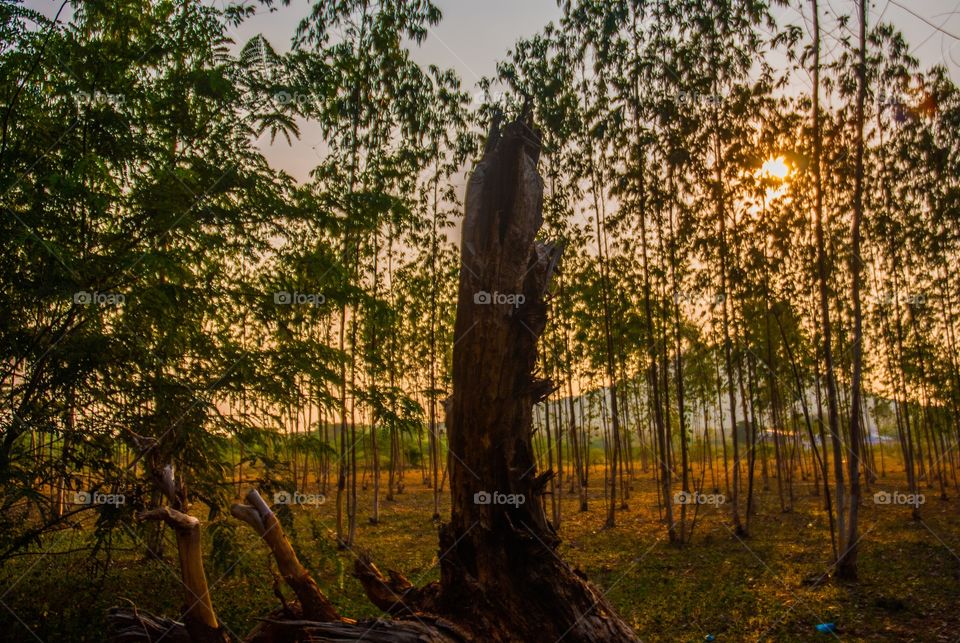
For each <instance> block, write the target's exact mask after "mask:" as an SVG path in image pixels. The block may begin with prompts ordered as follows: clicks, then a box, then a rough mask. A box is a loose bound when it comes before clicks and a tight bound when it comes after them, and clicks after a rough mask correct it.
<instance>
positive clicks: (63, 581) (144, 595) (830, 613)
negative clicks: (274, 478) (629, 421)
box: [0, 468, 960, 641]
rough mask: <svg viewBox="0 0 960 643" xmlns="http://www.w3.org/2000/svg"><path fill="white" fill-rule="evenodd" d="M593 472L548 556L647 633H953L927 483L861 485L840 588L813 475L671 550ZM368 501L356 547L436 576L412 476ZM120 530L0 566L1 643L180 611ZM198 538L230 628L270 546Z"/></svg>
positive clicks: (309, 544)
mask: <svg viewBox="0 0 960 643" xmlns="http://www.w3.org/2000/svg"><path fill="white" fill-rule="evenodd" d="M591 480H592V484H593V485H594V486H593V487H592V488H591V490H590V509H589V511H587V512H579V511H578V502H577V501H576V500H575V499H574V498H572V497H569V496H565V497H564V498H563V501H562V524H561V530H560V535H561V537H562V539H563V543H562V544H561V546H560V550H559V554H560V555H561V556H562V557H563V558H564V559H565V560H567V561H569V562H570V563H571V564H572V565H574V566H576V567H578V568H580V569H581V570H582V571H583V572H585V573H586V574H587V576H588V577H589V578H590V579H591V581H593V582H594V583H595V584H596V585H597V586H599V587H600V588H601V589H602V590H603V591H604V592H605V593H606V595H607V597H608V599H609V600H610V602H611V603H612V604H613V605H614V607H615V608H616V609H617V610H618V611H619V612H620V614H621V616H622V617H623V618H624V619H626V620H627V622H629V623H630V624H631V625H632V626H633V627H634V628H636V631H637V632H638V634H639V635H640V636H641V638H642V639H644V640H648V641H703V640H706V639H707V637H708V635H712V636H713V637H714V638H715V639H716V640H717V641H755V640H774V641H811V640H817V639H820V640H824V641H827V640H832V639H834V636H833V635H831V634H822V633H818V632H817V631H816V625H817V624H818V623H835V625H836V628H837V634H836V637H837V638H839V639H842V640H850V641H882V640H891V641H893V640H897V641H903V640H915V641H958V640H960V614H958V610H957V606H958V605H960V558H958V556H957V553H958V552H960V512H957V510H956V502H955V501H948V502H943V501H940V500H939V499H937V494H936V493H935V492H934V490H932V489H929V490H926V489H925V490H924V491H926V492H927V502H926V504H925V505H924V506H923V507H922V510H921V513H922V517H923V520H922V521H921V522H914V521H912V520H911V519H910V511H909V508H905V507H898V506H891V505H877V504H874V503H873V501H872V498H871V497H870V495H872V493H873V492H874V491H876V490H878V489H887V490H893V489H895V488H898V487H899V488H900V489H903V487H904V485H903V484H902V480H901V476H894V475H893V474H888V478H885V479H881V480H880V481H879V482H878V483H877V485H875V486H874V487H872V488H871V490H870V495H868V497H867V498H866V501H865V502H864V504H863V508H862V510H861V534H862V535H863V540H862V542H861V554H860V580H859V581H858V582H855V583H844V582H839V581H837V580H835V579H832V578H831V577H830V575H829V572H830V571H831V570H830V541H829V527H828V523H827V519H826V515H825V513H824V512H823V511H822V507H821V502H820V499H819V498H817V497H815V496H813V494H812V485H810V484H809V483H802V484H801V485H798V486H797V487H796V490H795V495H796V501H795V506H794V509H793V511H792V512H789V513H783V512H781V510H780V505H779V501H778V496H777V493H776V488H775V483H776V481H775V480H771V486H772V488H771V489H769V490H763V489H762V488H761V485H760V484H759V481H758V497H757V503H756V507H757V509H756V513H755V515H754V516H753V518H752V520H751V529H750V535H749V537H746V538H737V537H736V536H735V535H734V534H733V532H732V530H731V528H730V526H729V523H730V521H729V512H728V511H727V508H726V507H723V506H720V507H717V508H715V507H706V508H703V509H701V510H700V512H699V515H698V519H697V526H696V532H695V535H694V538H693V542H692V543H691V544H688V545H686V546H684V547H677V546H672V545H670V544H668V543H667V542H666V530H665V528H664V525H663V524H662V523H661V522H660V520H659V517H658V512H657V507H656V498H657V495H656V488H655V486H654V483H653V481H652V480H651V479H650V476H649V475H644V476H643V478H642V479H637V480H635V481H634V483H633V489H632V491H631V497H630V499H629V508H628V509H627V510H626V511H624V512H623V513H620V514H618V516H617V519H618V524H617V527H616V528H615V529H612V530H604V529H602V525H603V522H604V519H605V511H604V506H603V497H602V486H601V483H602V471H601V470H600V469H599V468H598V469H597V470H596V471H595V472H593V474H592V477H591ZM370 494H371V492H370V490H369V489H368V490H365V491H361V493H360V508H361V513H360V515H359V516H358V521H357V535H356V542H357V546H358V547H361V548H363V549H364V550H366V551H369V552H370V554H371V555H372V556H373V558H374V560H375V561H376V562H377V563H378V565H379V566H380V567H381V568H382V569H386V568H393V569H396V570H398V571H400V572H401V573H403V574H404V575H406V576H407V577H408V578H409V579H410V580H411V581H413V582H414V583H415V584H417V585H422V584H424V583H426V582H429V581H431V580H436V579H437V577H438V573H439V570H438V559H437V556H438V552H437V525H435V524H434V523H433V521H431V520H430V515H431V513H432V493H431V491H430V490H429V489H427V488H426V487H424V486H423V485H422V484H420V480H419V473H417V472H410V473H408V474H407V487H406V492H405V493H403V494H402V495H399V496H398V500H397V501H396V502H383V503H382V511H381V521H380V523H379V524H376V525H374V524H370V523H369V521H368V520H367V518H368V516H369V507H370ZM444 500H445V501H446V497H444ZM448 511H449V508H448V507H444V508H443V509H442V510H441V513H442V514H443V515H446V513H447V512H448ZM291 513H292V515H291V517H290V518H291V519H292V524H288V527H287V528H288V535H289V536H290V538H291V540H292V541H293V543H294V546H295V547H296V548H297V551H298V552H299V555H300V557H301V560H302V562H303V563H304V564H305V565H306V566H307V567H308V568H309V569H311V570H312V571H313V573H314V576H315V578H316V579H317V581H318V582H319V583H320V586H321V587H322V588H323V590H324V591H325V592H326V593H327V595H328V596H329V597H330V598H331V600H332V601H333V602H334V603H335V604H336V605H337V607H338V608H339V609H340V610H341V612H342V613H343V614H345V615H349V616H353V617H361V616H373V615H377V614H378V611H377V610H376V609H375V608H374V607H373V606H372V605H370V603H369V602H368V601H367V599H366V597H365V596H364V594H363V591H362V589H361V587H360V585H359V583H358V582H357V581H356V580H355V579H353V578H352V576H351V574H350V571H351V569H352V565H353V560H354V557H355V556H356V553H355V552H351V551H338V550H337V549H336V547H335V545H334V526H335V506H334V503H333V502H332V500H331V501H330V502H328V503H327V504H325V505H321V506H319V507H311V508H306V507H301V508H296V509H293V510H292V512H291ZM123 533H124V534H125V535H124V536H123V537H121V538H118V540H117V541H116V543H115V544H116V546H117V547H118V548H119V549H120V551H117V552H116V553H114V555H113V557H112V558H111V559H109V560H107V559H105V557H104V555H103V554H100V555H98V556H96V557H91V556H89V554H88V553H86V552H84V551H82V549H83V547H84V546H85V545H86V544H88V543H89V542H90V541H91V538H92V533H91V531H90V530H89V529H76V530H67V531H64V532H61V533H60V534H57V535H56V536H55V537H54V538H51V539H48V540H47V541H45V542H44V543H43V547H41V548H39V549H36V550H34V551H33V552H31V554H30V555H27V556H22V557H19V558H16V559H14V560H13V561H11V562H9V563H8V564H7V565H6V566H5V567H4V568H3V569H2V570H0V583H2V584H0V587H2V588H3V589H2V590H0V591H2V594H0V601H2V603H3V606H6V608H7V609H2V606H0V640H11V641H29V640H33V638H32V637H31V634H30V633H31V632H32V633H33V634H34V635H35V636H36V637H37V638H38V639H39V640H41V641H101V640H103V637H104V623H105V621H104V618H103V615H104V612H105V611H106V609H108V608H109V607H110V606H112V605H122V604H126V603H127V602H128V601H129V602H130V603H133V604H135V605H137V606H138V607H139V608H140V609H142V610H146V611H150V612H153V613H161V614H165V615H168V616H178V615H179V614H180V613H181V610H180V605H181V601H182V594H181V589H182V587H181V585H180V583H179V570H178V567H177V562H176V559H175V549H174V548H173V547H171V546H170V542H169V534H168V545H167V553H168V559H167V560H145V559H144V556H143V554H144V552H145V545H144V543H143V540H142V538H143V535H142V534H139V533H135V532H133V531H124V532H123ZM205 540H206V545H205V551H206V552H208V555H207V575H208V578H209V581H210V584H211V593H212V595H213V601H214V606H215V608H216V609H217V612H218V615H219V616H220V618H221V620H222V621H223V623H224V624H225V625H226V626H227V628H228V629H229V630H230V631H231V632H233V633H234V634H236V635H238V636H241V635H243V634H244V633H245V632H247V631H248V630H249V629H250V628H251V627H252V626H253V625H254V624H255V622H256V618H257V617H258V616H262V615H263V614H265V613H266V612H268V611H269V610H270V609H272V608H273V607H275V606H277V605H278V600H277V598H276V597H275V596H274V594H273V589H272V588H273V582H274V579H273V577H272V575H271V571H270V565H269V559H268V556H267V552H266V548H265V547H264V546H263V545H262V544H261V543H260V542H258V539H257V538H256V537H255V535H254V534H253V533H252V532H251V531H250V530H248V529H246V527H244V526H241V525H238V524H237V523H236V521H233V520H223V521H220V523H219V525H218V527H217V529H212V528H207V529H206V531H205ZM214 540H216V541H217V545H216V546H214V543H213V541H214ZM71 550H81V551H71ZM358 551H359V550H358ZM44 552H47V553H46V554H44ZM58 552H66V553H58ZM213 552H216V553H215V554H214V553H213ZM169 556H174V557H173V558H169ZM284 592H285V594H286V595H287V596H288V597H289V596H290V593H289V591H288V590H286V588H284Z"/></svg>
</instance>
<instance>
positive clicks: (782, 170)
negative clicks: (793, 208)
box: [755, 156, 792, 203]
mask: <svg viewBox="0 0 960 643" xmlns="http://www.w3.org/2000/svg"><path fill="white" fill-rule="evenodd" d="M791 172H792V169H791V168H790V166H789V165H787V161H786V159H784V157H782V156H771V157H770V158H768V159H767V160H766V161H764V162H763V165H761V166H760V168H759V169H758V170H757V171H756V173H755V174H756V177H757V178H759V179H765V180H766V195H765V201H766V202H767V203H772V202H774V201H776V200H778V199H780V198H782V197H784V196H786V195H787V192H789V190H790V187H789V185H788V183H789V178H790V173H791ZM787 199H789V197H787ZM785 202H789V201H785Z"/></svg>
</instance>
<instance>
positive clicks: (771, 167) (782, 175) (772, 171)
mask: <svg viewBox="0 0 960 643" xmlns="http://www.w3.org/2000/svg"><path fill="white" fill-rule="evenodd" d="M758 174H759V175H760V176H761V177H763V178H768V179H777V180H778V181H783V180H784V179H786V178H787V177H788V176H790V166H788V165H787V162H786V161H785V160H784V158H783V157H782V156H778V157H776V158H769V159H767V160H766V161H764V162H763V165H761V166H760V172H759V173H758Z"/></svg>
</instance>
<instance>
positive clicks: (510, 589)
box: [437, 121, 636, 641]
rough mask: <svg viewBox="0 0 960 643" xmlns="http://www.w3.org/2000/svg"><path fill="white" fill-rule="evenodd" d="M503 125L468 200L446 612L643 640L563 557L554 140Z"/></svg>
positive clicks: (574, 636)
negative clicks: (549, 506) (550, 467)
mask: <svg viewBox="0 0 960 643" xmlns="http://www.w3.org/2000/svg"><path fill="white" fill-rule="evenodd" d="M498 129H499V128H498V126H497V124H496V123H495V124H494V127H493V129H492V131H491V134H490V138H489V140H488V141H487V146H486V151H485V153H484V156H483V159H482V160H481V161H480V163H478V164H477V166H476V167H475V168H474V170H473V174H472V176H471V178H470V182H469V184H468V186H467V193H466V216H465V218H464V221H463V239H462V266H461V271H460V291H459V297H458V302H457V319H456V325H455V327H454V339H455V342H456V343H455V344H454V348H453V396H452V398H451V399H450V401H449V405H448V412H447V428H448V431H449V440H450V449H449V456H448V458H449V467H450V471H451V476H450V479H451V492H452V494H453V502H452V506H453V510H452V515H451V519H450V522H449V523H447V524H445V525H444V526H443V528H442V529H441V532H440V551H441V554H442V558H441V561H440V569H441V575H440V594H439V600H438V604H437V608H438V611H439V613H441V614H443V615H444V616H446V617H447V618H450V619H451V620H453V621H455V622H457V623H463V624H467V623H469V624H470V627H471V629H472V630H473V631H474V632H476V633H478V634H482V635H483V638H484V639H485V640H498V641H499V640H502V641H506V640H527V641H532V640H548V639H549V640H557V639H559V638H561V637H563V638H564V639H565V640H570V641H630V640H636V636H635V634H634V633H633V631H632V630H631V629H630V628H629V627H628V626H627V625H626V624H625V623H624V622H623V621H622V620H620V618H619V617H617V616H616V615H615V614H614V612H613V610H612V609H611V607H610V606H609V604H608V603H607V602H606V600H605V599H604V598H603V596H602V594H601V593H600V592H599V591H597V590H596V589H595V588H594V587H593V586H591V585H590V584H589V583H588V582H586V581H585V580H584V579H583V578H582V576H581V575H579V574H578V573H577V572H575V571H574V570H573V569H572V568H571V567H570V566H569V565H568V564H567V563H565V562H563V561H562V560H561V559H560V558H559V557H558V555H557V553H556V548H557V545H558V543H559V539H558V538H557V535H556V533H555V531H554V529H553V527H552V525H551V524H550V523H549V522H548V521H547V518H546V516H545V515H544V512H543V508H542V504H541V503H540V496H541V494H542V493H543V490H544V486H545V484H546V483H547V481H548V480H549V479H550V477H551V476H552V475H553V472H552V471H546V472H544V473H541V474H539V475H538V474H537V472H536V467H535V461H534V454H533V447H532V439H531V437H532V433H531V424H532V417H531V413H532V408H533V405H534V404H536V403H537V402H539V401H541V400H542V399H544V398H545V396H546V395H547V393H548V392H549V391H550V390H551V387H552V385H551V383H550V382H549V381H548V380H545V379H541V378H539V377H536V376H535V375H534V369H535V366H536V364H537V341H538V340H539V338H540V335H541V333H542V332H543V330H544V327H545V325H546V319H547V316H546V313H547V306H546V303H545V301H544V300H545V297H546V290H547V285H548V283H549V280H550V277H551V273H552V272H553V268H554V266H555V265H556V262H557V260H558V258H559V251H558V250H557V249H556V248H555V247H554V246H551V245H549V244H543V243H537V242H535V240H534V239H535V237H536V234H537V232H538V230H539V229H540V226H541V225H542V223H543V219H542V215H541V206H542V198H543V181H542V179H541V178H540V175H539V174H538V173H537V169H536V165H537V158H538V156H539V152H540V140H539V136H538V135H537V133H536V132H534V131H532V129H531V128H530V127H529V126H528V125H527V124H524V123H523V122H520V121H518V122H514V123H511V124H509V125H507V126H506V128H505V129H504V131H503V133H502V135H501V133H500V132H499V131H498Z"/></svg>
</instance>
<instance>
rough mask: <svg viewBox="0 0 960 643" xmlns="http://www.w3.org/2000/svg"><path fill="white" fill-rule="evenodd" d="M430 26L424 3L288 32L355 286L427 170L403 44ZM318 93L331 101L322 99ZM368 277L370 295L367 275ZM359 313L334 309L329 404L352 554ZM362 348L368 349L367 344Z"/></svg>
mask: <svg viewBox="0 0 960 643" xmlns="http://www.w3.org/2000/svg"><path fill="white" fill-rule="evenodd" d="M439 20H440V11H439V9H437V7H436V6H434V5H433V4H431V3H430V2H422V3H407V2H400V1H396V0H388V1H384V2H379V3H371V2H370V1H369V0H349V1H346V2H321V3H317V4H315V5H313V7H312V8H311V12H310V15H309V16H308V17H307V18H305V19H304V20H303V21H302V22H301V24H300V26H299V28H298V31H297V38H296V40H295V45H296V46H297V47H298V48H300V49H302V50H307V51H311V52H313V53H314V56H315V57H318V58H319V59H320V60H322V61H325V62H326V65H327V69H328V75H327V76H325V77H319V78H317V77H316V76H313V75H307V74H304V75H301V76H300V78H299V80H300V84H299V86H298V87H296V88H295V89H296V91H302V92H306V93H308V94H311V95H313V96H314V97H315V100H314V101H311V102H310V104H309V108H308V109H306V110H305V112H306V113H305V115H306V116H307V117H310V118H315V119H316V120H317V122H318V123H319V124H320V126H321V129H322V132H323V135H324V143H325V145H326V149H325V151H324V152H325V156H324V158H323V159H322V160H321V163H320V165H318V167H317V168H316V170H315V175H314V176H315V181H316V184H317V189H318V190H320V191H321V192H323V193H324V194H325V195H327V201H328V203H329V205H330V206H331V207H332V208H333V209H334V210H335V211H336V212H337V213H338V216H339V217H340V218H341V219H342V221H343V235H342V238H341V239H340V242H341V255H342V261H343V263H345V264H346V265H347V266H348V267H349V271H348V274H349V277H348V278H349V279H350V280H351V281H353V282H355V283H360V282H361V281H364V279H363V264H364V260H365V259H367V258H372V257H375V256H376V255H377V254H378V253H379V250H378V249H379V247H380V246H379V235H380V231H381V228H382V227H383V224H384V220H385V219H394V220H396V221H400V220H404V219H406V218H408V217H409V213H410V211H411V208H410V203H411V201H412V197H413V191H414V186H415V184H414V181H413V179H412V178H411V177H415V176H417V175H418V174H419V170H420V168H422V167H423V166H424V163H425V162H427V161H428V159H425V158H423V156H422V153H420V151H418V148H417V147H416V140H417V138H418V132H420V131H422V130H423V129H424V128H425V127H426V125H427V123H426V122H425V117H426V115H425V114H424V113H423V108H424V103H423V95H424V93H426V92H428V91H429V89H430V86H431V85H430V81H429V79H428V77H427V75H426V74H424V72H423V70H422V69H421V68H420V67H419V66H418V65H417V64H415V63H414V62H413V61H412V60H411V59H410V56H409V51H408V50H407V48H406V43H405V40H409V41H412V42H413V43H415V44H420V43H421V42H422V41H423V40H424V38H425V37H426V35H427V30H428V28H429V27H430V26H431V25H434V24H436V23H437V22H438V21H439ZM318 85H319V87H318ZM327 87H332V88H333V91H323V90H324V88H327ZM371 263H373V262H371ZM372 274H373V275H374V279H373V281H374V286H375V285H376V277H375V275H376V271H374V272H373V273H372ZM374 290H375V288H374V287H372V286H370V287H365V288H364V299H365V301H366V302H367V305H369V306H375V305H376V301H377V299H378V297H377V296H376V295H377V293H375V292H373V291H374ZM366 310H367V308H366V307H365V305H364V304H363V303H362V302H361V301H359V300H358V301H354V302H351V303H350V305H346V304H345V305H343V306H342V307H341V309H340V320H339V328H338V333H339V339H338V346H339V349H340V350H341V352H346V349H347V342H348V340H349V344H350V346H351V348H352V350H350V352H349V359H348V360H345V361H344V363H343V367H342V368H341V373H340V376H341V377H340V379H341V387H340V395H339V398H340V400H339V401H340V408H339V415H340V418H339V423H340V466H339V470H340V473H339V476H338V493H337V500H338V501H337V506H338V516H342V509H343V508H344V501H345V502H346V513H347V517H348V526H347V528H346V530H344V528H343V524H342V520H338V538H339V539H340V541H341V543H342V544H343V545H345V546H352V544H353V541H354V535H355V530H356V513H357V495H356V484H357V479H356V473H357V464H356V463H357V460H356V451H355V445H356V443H357V441H358V439H357V427H356V418H357V410H358V409H357V406H358V405H357V401H358V400H357V397H358V396H357V380H358V369H360V368H362V367H363V366H364V365H362V364H361V365H358V364H357V362H356V356H357V353H358V352H361V354H364V353H363V351H362V349H361V347H360V343H361V341H362V340H363V339H364V338H362V337H358V323H359V322H358V320H359V317H360V316H361V315H362V314H364V312H365V311H366ZM348 333H349V337H348ZM366 339H367V341H366V342H364V343H365V344H366V345H369V344H370V340H371V339H372V338H371V337H370V336H369V335H368V337H367V338H366ZM365 354H366V355H368V356H369V355H370V354H371V353H370V351H369V350H367V351H366V352H365ZM348 400H349V404H348ZM348 432H349V440H348V438H347V435H348ZM348 442H349V444H348ZM348 479H349V493H348V492H347V486H348V484H347V483H348Z"/></svg>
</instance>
